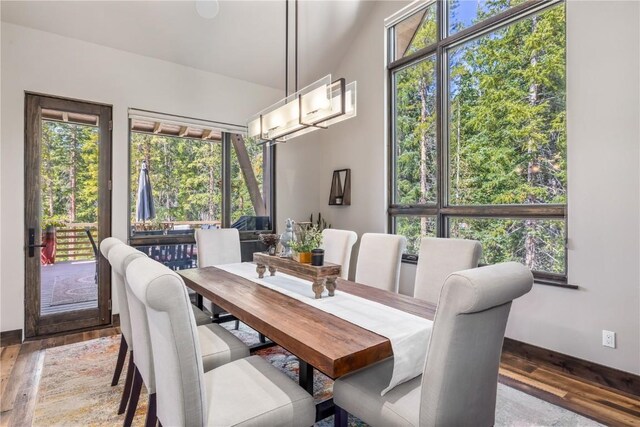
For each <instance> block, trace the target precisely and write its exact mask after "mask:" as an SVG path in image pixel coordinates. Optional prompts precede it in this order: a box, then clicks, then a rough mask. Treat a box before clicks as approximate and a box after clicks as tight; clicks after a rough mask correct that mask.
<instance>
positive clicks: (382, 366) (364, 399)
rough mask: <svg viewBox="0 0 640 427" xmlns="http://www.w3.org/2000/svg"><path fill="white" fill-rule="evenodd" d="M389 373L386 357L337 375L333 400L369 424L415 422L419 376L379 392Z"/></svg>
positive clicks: (406, 424)
mask: <svg viewBox="0 0 640 427" xmlns="http://www.w3.org/2000/svg"><path fill="white" fill-rule="evenodd" d="M392 373H393V359H387V360H385V361H383V362H380V363H377V364H376V365H374V366H371V367H368V368H365V369H361V370H360V371H358V372H355V373H353V374H350V375H346V376H344V377H342V378H339V379H337V380H336V382H335V383H334V385H333V401H334V402H335V404H336V405H338V406H340V407H341V408H342V409H344V410H346V411H347V412H349V413H351V414H353V415H355V416H356V417H358V418H360V419H361V420H363V421H364V422H366V423H367V424H370V425H374V426H376V425H379V426H417V425H418V424H419V417H420V382H421V380H422V376H419V377H417V378H414V379H412V380H411V381H407V382H406V383H403V384H400V385H399V386H397V387H395V388H393V389H392V390H391V391H389V392H388V393H387V394H385V395H384V396H380V392H381V391H382V390H384V389H385V388H386V387H387V386H388V385H389V381H390V380H391V374H392Z"/></svg>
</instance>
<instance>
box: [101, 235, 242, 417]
mask: <svg viewBox="0 0 640 427" xmlns="http://www.w3.org/2000/svg"><path fill="white" fill-rule="evenodd" d="M119 249H120V248H118V249H116V250H117V251H118V252H116V253H114V254H113V258H114V261H113V265H114V266H117V267H116V268H120V269H121V270H123V271H124V273H125V286H126V288H127V301H128V303H129V312H130V314H131V331H132V335H133V341H134V343H135V348H136V350H135V352H134V358H133V363H134V369H135V370H134V379H133V384H132V386H131V394H130V397H129V403H128V407H127V413H126V416H125V422H124V425H125V426H126V427H128V426H130V425H131V423H132V421H133V417H134V415H135V411H136V408H137V406H138V400H139V397H140V391H141V389H142V385H143V384H144V386H145V388H146V389H147V392H148V393H149V404H148V405H147V418H146V426H147V427H150V426H155V425H156V423H157V417H156V408H157V406H156V394H155V392H156V378H157V377H158V376H160V375H162V367H161V366H159V367H158V368H156V367H155V365H154V363H153V360H154V356H153V353H154V349H153V347H152V344H151V336H150V325H149V320H148V318H147V310H146V307H145V305H144V304H143V303H142V302H141V301H140V300H139V299H138V297H137V296H136V294H134V293H133V292H132V289H131V286H130V283H129V277H128V273H129V272H130V270H129V265H130V264H131V263H133V262H134V261H135V260H136V259H138V258H145V259H149V258H147V257H146V256H144V255H143V256H142V257H141V256H140V255H138V253H140V252H139V251H137V250H135V249H133V248H131V247H129V246H125V247H124V248H123V250H122V251H120V250H119ZM114 252H115V251H114ZM149 261H151V262H152V263H154V264H158V265H160V266H162V269H163V270H162V271H164V272H165V273H166V272H168V271H171V270H170V269H169V268H168V267H165V266H164V265H162V264H160V263H158V262H157V261H154V260H151V259H149ZM185 292H186V288H185ZM191 306H192V305H191V304H189V305H188V306H187V309H189V308H190V307H191ZM191 313H193V310H191ZM193 319H194V323H195V316H194V317H193ZM196 333H197V334H198V335H199V338H200V339H199V344H200V345H201V349H200V350H201V352H200V353H201V356H202V359H201V362H200V363H201V364H202V366H203V369H204V370H205V371H209V370H211V369H213V368H216V367H218V366H221V365H223V364H225V363H227V362H230V361H232V360H236V359H240V358H243V357H247V356H249V347H247V346H246V345H245V344H244V343H243V342H242V341H240V340H239V339H238V338H236V337H235V336H233V335H232V334H231V333H230V332H229V331H227V330H226V329H224V328H223V327H222V326H220V325H216V324H213V323H207V324H205V325H201V326H197V323H196Z"/></svg>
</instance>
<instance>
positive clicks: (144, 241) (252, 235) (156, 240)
mask: <svg viewBox="0 0 640 427" xmlns="http://www.w3.org/2000/svg"><path fill="white" fill-rule="evenodd" d="M127 123H128V131H127V239H128V241H129V244H130V245H131V246H155V245H176V244H192V243H195V242H196V241H195V234H184V235H180V234H172V235H157V236H136V235H135V234H132V232H131V206H132V205H131V204H132V200H131V196H130V195H131V185H132V181H131V135H132V133H134V132H137V131H134V130H132V129H131V127H132V119H131V118H129V119H128V120H127ZM138 133H143V132H138ZM232 134H233V132H226V131H222V141H221V142H220V143H221V144H222V163H221V177H222V182H223V187H222V219H221V227H222V228H229V227H231V197H232V195H231V150H233V144H232V143H231V135H232ZM173 137H175V138H186V139H193V138H188V137H180V136H173ZM263 150H264V151H263V153H264V156H265V160H264V168H265V170H266V173H265V177H266V179H265V182H264V183H263V193H264V197H265V199H266V200H265V202H266V203H267V211H268V213H269V218H270V219H271V229H270V230H255V231H253V230H247V231H240V241H241V242H247V241H258V235H259V234H261V233H274V232H275V228H276V227H275V214H276V210H275V209H276V208H275V206H276V204H275V153H276V150H275V146H266V145H265V146H264V147H263Z"/></svg>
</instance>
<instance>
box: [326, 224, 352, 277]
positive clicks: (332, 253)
mask: <svg viewBox="0 0 640 427" xmlns="http://www.w3.org/2000/svg"><path fill="white" fill-rule="evenodd" d="M356 240H358V235H357V234H356V233H355V232H354V231H349V230H336V229H333V228H325V229H324V230H322V249H324V260H325V261H326V262H330V263H333V264H338V265H340V266H342V271H341V273H340V277H342V278H343V279H347V278H348V277H349V264H350V262H351V249H352V248H353V245H354V244H355V243H356Z"/></svg>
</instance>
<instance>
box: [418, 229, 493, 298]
mask: <svg viewBox="0 0 640 427" xmlns="http://www.w3.org/2000/svg"><path fill="white" fill-rule="evenodd" d="M481 256H482V245H481V244H480V242H478V241H476V240H466V239H445V238H436V237H423V238H422V241H421V242H420V252H419V256H418V267H417V269H416V280H415V285H414V288H413V296H414V297H415V298H420V299H423V300H425V301H428V302H430V303H432V304H436V303H437V302H438V298H439V297H440V290H441V289H442V285H443V284H444V281H445V279H446V278H447V276H449V275H450V274H451V273H453V272H454V271H460V270H467V269H469V268H475V267H477V266H478V262H479V260H480V257H481Z"/></svg>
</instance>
